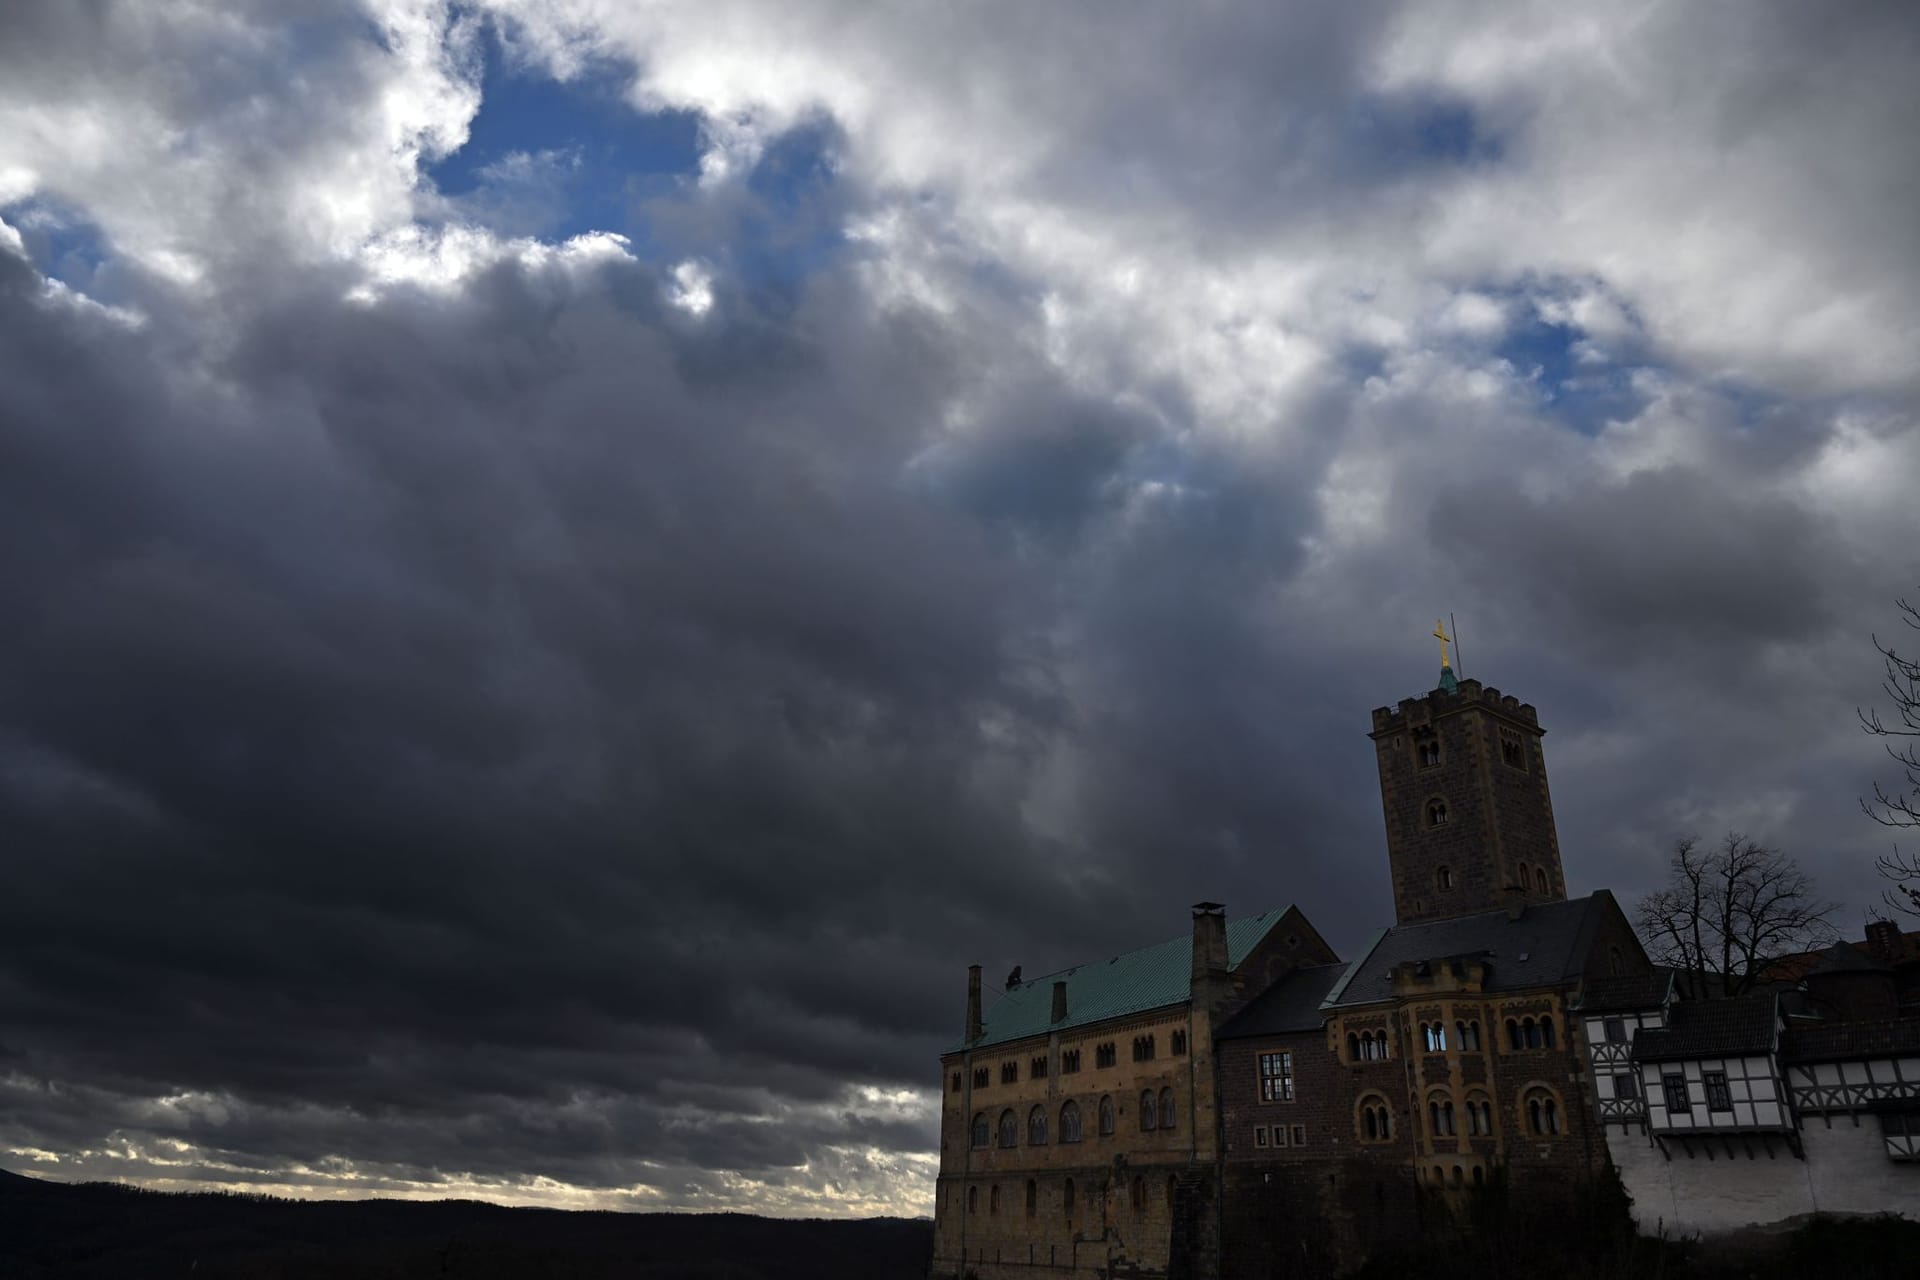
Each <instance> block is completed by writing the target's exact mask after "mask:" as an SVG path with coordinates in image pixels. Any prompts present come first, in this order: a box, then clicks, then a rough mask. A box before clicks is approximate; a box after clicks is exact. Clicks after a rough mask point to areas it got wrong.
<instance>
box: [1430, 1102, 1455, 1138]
mask: <svg viewBox="0 0 1920 1280" xmlns="http://www.w3.org/2000/svg"><path fill="white" fill-rule="evenodd" d="M1427 1121H1428V1123H1429V1125H1430V1126H1431V1129H1432V1133H1433V1136H1434V1137H1436V1138H1450V1137H1452V1136H1453V1134H1454V1128H1453V1100H1452V1099H1450V1098H1448V1097H1446V1096H1445V1095H1443V1094H1435V1095H1433V1097H1431V1098H1429V1099H1428V1100H1427Z"/></svg>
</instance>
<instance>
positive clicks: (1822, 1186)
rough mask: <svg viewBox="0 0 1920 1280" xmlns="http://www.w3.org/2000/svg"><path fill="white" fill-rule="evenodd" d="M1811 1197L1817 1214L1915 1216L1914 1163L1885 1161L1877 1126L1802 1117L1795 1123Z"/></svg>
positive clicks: (1917, 1173)
mask: <svg viewBox="0 0 1920 1280" xmlns="http://www.w3.org/2000/svg"><path fill="white" fill-rule="evenodd" d="M1800 1137H1801V1140H1802V1141H1803V1142H1804V1143H1805V1144H1806V1152H1807V1166H1808V1168H1809V1170H1810V1171H1811V1172H1812V1174H1813V1197H1814V1200H1815V1202H1816V1203H1817V1204H1818V1205H1819V1208H1820V1210H1821V1212H1823V1213H1897V1214H1900V1215H1902V1216H1903V1217H1908V1218H1920V1161H1912V1160H1889V1159H1888V1158H1887V1144H1886V1139H1885V1138H1884V1137H1882V1136H1881V1133H1880V1122H1879V1121H1878V1120H1876V1119H1874V1118H1873V1117H1872V1116H1861V1117H1860V1124H1859V1127H1858V1128H1855V1127H1854V1123H1853V1121H1852V1119H1850V1118H1849V1117H1847V1116H1834V1117H1833V1128H1831V1129H1829V1128H1827V1121H1826V1117H1824V1116H1807V1117H1805V1118H1803V1119H1802V1120H1801V1122H1800Z"/></svg>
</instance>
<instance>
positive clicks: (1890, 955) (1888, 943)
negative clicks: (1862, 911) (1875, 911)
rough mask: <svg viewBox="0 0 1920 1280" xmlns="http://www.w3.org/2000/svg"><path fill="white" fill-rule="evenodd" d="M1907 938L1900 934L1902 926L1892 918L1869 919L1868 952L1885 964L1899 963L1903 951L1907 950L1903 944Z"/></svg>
mask: <svg viewBox="0 0 1920 1280" xmlns="http://www.w3.org/2000/svg"><path fill="white" fill-rule="evenodd" d="M1905 941H1906V940H1905V939H1904V938H1902V937H1901V936H1900V926H1899V925H1897V924H1895V923H1894V922H1893V921H1891V920H1869V921H1867V954H1868V955H1870V956H1872V957H1873V958H1874V959H1875V960H1877V961H1879V962H1880V963H1881V964H1884V965H1894V964H1898V963H1899V962H1900V960H1901V958H1902V957H1901V953H1902V952H1904V951H1905V950H1906V947H1905V946H1903V945H1902V944H1903V943H1904V942H1905Z"/></svg>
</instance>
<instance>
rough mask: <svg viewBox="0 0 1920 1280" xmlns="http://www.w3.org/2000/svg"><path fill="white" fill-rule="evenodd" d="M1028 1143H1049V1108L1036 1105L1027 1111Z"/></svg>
mask: <svg viewBox="0 0 1920 1280" xmlns="http://www.w3.org/2000/svg"><path fill="white" fill-rule="evenodd" d="M1027 1145H1028V1146H1030V1147H1044V1146H1046V1145H1047V1109H1046V1108H1045V1107H1035V1108H1034V1109H1033V1110H1032V1111H1029V1112H1028V1113H1027Z"/></svg>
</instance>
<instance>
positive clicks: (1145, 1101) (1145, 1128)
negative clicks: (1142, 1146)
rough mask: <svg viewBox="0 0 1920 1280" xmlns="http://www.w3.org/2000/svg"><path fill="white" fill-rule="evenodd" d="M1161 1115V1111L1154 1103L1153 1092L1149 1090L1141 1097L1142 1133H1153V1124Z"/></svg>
mask: <svg viewBox="0 0 1920 1280" xmlns="http://www.w3.org/2000/svg"><path fill="white" fill-rule="evenodd" d="M1159 1114H1160V1109H1159V1108H1158V1107H1156V1106H1155V1105H1154V1103H1153V1090H1151V1089H1148V1090H1147V1091H1146V1092H1145V1093H1142V1094H1141V1095H1140V1132H1142V1133H1152V1132H1153V1122H1154V1121H1155V1120H1156V1119H1157V1118H1158V1117H1159Z"/></svg>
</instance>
